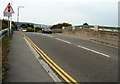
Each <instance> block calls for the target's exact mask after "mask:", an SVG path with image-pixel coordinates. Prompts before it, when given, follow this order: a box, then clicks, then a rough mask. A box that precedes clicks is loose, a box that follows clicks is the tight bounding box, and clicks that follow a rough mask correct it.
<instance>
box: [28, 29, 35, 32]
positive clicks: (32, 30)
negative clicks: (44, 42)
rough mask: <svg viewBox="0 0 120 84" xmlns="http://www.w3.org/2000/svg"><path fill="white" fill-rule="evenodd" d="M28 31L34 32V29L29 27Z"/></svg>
mask: <svg viewBox="0 0 120 84" xmlns="http://www.w3.org/2000/svg"><path fill="white" fill-rule="evenodd" d="M26 32H34V29H27V31H26Z"/></svg>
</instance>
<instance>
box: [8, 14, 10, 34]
mask: <svg viewBox="0 0 120 84" xmlns="http://www.w3.org/2000/svg"><path fill="white" fill-rule="evenodd" d="M9 18H10V16H8V36H9V34H10V28H9V27H10V26H9V25H10V23H9Z"/></svg>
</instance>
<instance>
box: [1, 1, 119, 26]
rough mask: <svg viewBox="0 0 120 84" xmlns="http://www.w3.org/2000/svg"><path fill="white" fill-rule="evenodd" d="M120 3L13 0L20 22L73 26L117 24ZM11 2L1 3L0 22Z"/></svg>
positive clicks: (15, 16)
mask: <svg viewBox="0 0 120 84" xmlns="http://www.w3.org/2000/svg"><path fill="white" fill-rule="evenodd" d="M118 1H119V0H12V6H13V9H14V11H15V14H13V20H14V21H17V8H18V6H24V8H20V22H33V23H40V24H47V25H53V24H57V23H62V22H68V23H71V24H73V25H81V24H83V23H86V22H87V23H88V24H93V25H106V26H117V25H118ZM9 2H11V0H0V19H3V18H6V17H3V11H4V9H5V8H6V6H7V5H8V3H9Z"/></svg>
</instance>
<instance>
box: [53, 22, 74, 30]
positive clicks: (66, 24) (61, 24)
mask: <svg viewBox="0 0 120 84" xmlns="http://www.w3.org/2000/svg"><path fill="white" fill-rule="evenodd" d="M68 26H72V25H71V24H69V23H65V22H64V23H59V24H56V25H53V26H52V27H51V29H62V27H68Z"/></svg>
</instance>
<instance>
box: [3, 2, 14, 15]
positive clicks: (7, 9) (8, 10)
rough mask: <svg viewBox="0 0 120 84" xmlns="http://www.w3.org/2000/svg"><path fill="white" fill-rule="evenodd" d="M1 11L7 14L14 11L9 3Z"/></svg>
mask: <svg viewBox="0 0 120 84" xmlns="http://www.w3.org/2000/svg"><path fill="white" fill-rule="evenodd" d="M3 13H8V14H12V13H14V10H13V8H12V6H11V5H10V3H9V4H8V5H7V7H6V8H5V10H4V12H3Z"/></svg>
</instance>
